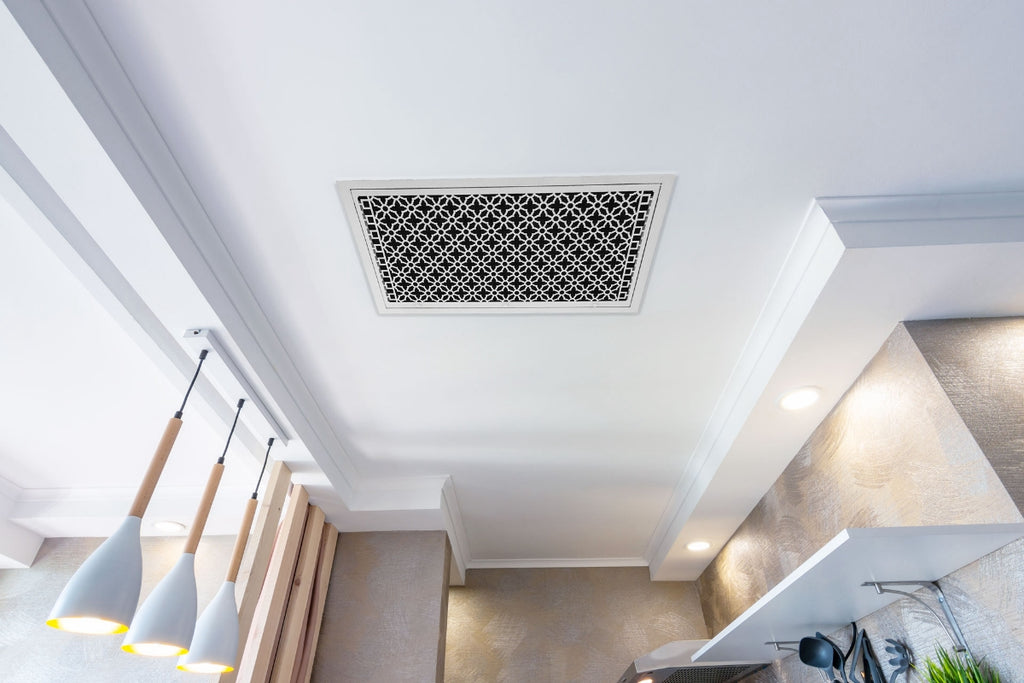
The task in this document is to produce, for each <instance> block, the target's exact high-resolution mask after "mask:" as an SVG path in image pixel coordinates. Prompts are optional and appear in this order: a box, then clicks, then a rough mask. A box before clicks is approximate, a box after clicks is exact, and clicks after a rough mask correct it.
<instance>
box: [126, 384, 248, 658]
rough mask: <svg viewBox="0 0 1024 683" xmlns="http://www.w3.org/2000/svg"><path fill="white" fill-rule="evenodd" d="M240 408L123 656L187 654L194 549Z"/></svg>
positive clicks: (138, 616) (241, 401) (137, 618)
mask: <svg viewBox="0 0 1024 683" xmlns="http://www.w3.org/2000/svg"><path fill="white" fill-rule="evenodd" d="M244 404H245V399H239V400H238V410H237V411H236V412H235V421H234V423H233V424H232V425H231V432H230V433H229V434H228V439H227V443H225V444H224V453H222V454H221V456H220V458H218V459H217V462H216V463H215V464H214V466H213V469H212V470H211V471H210V477H209V479H208V480H207V482H206V489H205V490H204V491H203V498H202V500H201V501H200V503H199V509H198V510H196V517H195V520H193V522H192V528H191V529H190V530H189V534H188V538H187V539H186V540H185V549H184V551H183V552H182V555H181V557H180V558H178V561H177V562H176V563H175V565H174V567H172V568H171V571H169V572H168V573H167V576H165V577H164V578H163V579H162V580H161V581H160V583H158V584H157V586H156V588H154V589H153V592H152V593H150V594H149V597H147V598H146V601H145V602H143V603H142V606H141V607H139V611H138V612H137V613H136V614H135V619H133V620H132V624H131V628H129V629H128V634H127V635H126V636H125V638H124V643H123V644H122V645H121V649H122V650H124V651H125V652H131V653H132V654H137V655H146V656H150V657H171V656H175V655H182V654H185V653H186V652H188V648H189V644H190V643H191V642H192V632H193V631H194V630H195V627H196V602H197V597H196V574H195V554H196V548H197V547H198V546H199V539H200V538H202V536H203V528H204V527H205V526H206V518H207V517H209V515H210V508H211V507H212V506H213V499H214V497H216V495H217V487H218V486H219V485H220V478H221V475H223V473H224V457H225V456H226V455H227V452H228V446H229V445H230V444H231V436H232V435H233V434H234V433H235V426H236V425H237V424H238V414H239V413H240V412H242V405H244Z"/></svg>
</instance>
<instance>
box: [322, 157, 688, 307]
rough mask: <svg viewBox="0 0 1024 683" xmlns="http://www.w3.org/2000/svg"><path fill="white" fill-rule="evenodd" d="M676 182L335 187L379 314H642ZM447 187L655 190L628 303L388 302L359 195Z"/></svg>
mask: <svg viewBox="0 0 1024 683" xmlns="http://www.w3.org/2000/svg"><path fill="white" fill-rule="evenodd" d="M674 185H675V176H674V175H671V174H646V175H628V176H576V177H545V178H488V179H481V178H474V179H430V180H343V181H339V182H338V183H337V185H336V187H337V191H338V195H339V197H340V199H341V203H342V206H343V208H344V211H345V217H346V219H347V221H348V224H349V228H350V229H351V231H352V237H353V240H354V241H355V244H356V247H357V251H358V252H359V255H360V259H361V261H362V264H363V270H364V272H365V274H366V278H367V282H368V284H369V288H370V291H371V293H372V295H373V298H374V302H375V304H376V306H377V310H378V312H380V313H381V314H385V315H396V314H397V315H409V314H414V315H415V314H418V315H423V314H467V313H476V314H488V315H494V314H498V315H500V314H551V313H556V314H557V313H562V314H565V313H582V314H593V313H603V314H608V313H637V312H639V310H640V305H641V302H642V301H643V296H644V292H645V291H646V288H647V281H648V278H649V275H650V270H651V265H652V262H653V260H654V253H655V250H656V247H657V244H658V239H659V237H660V235H661V229H662V226H663V224H664V221H665V216H666V213H667V211H668V205H669V201H670V199H671V196H672V190H673V187H674ZM439 190H441V191H445V192H451V193H465V194H469V193H475V192H479V191H481V190H482V191H484V192H486V193H490V194H497V193H527V192H530V191H550V192H558V191H563V192H579V191H588V190H589V191H594V190H607V191H614V190H626V191H638V190H650V191H653V192H654V200H653V206H654V208H653V210H652V211H651V212H650V215H649V218H648V220H647V226H646V229H645V231H644V236H643V240H642V245H641V249H640V255H639V257H638V261H637V264H636V265H635V267H634V269H633V278H632V283H631V285H630V289H629V295H628V298H627V300H626V301H616V302H606V301H597V302H594V301H588V302H479V303H478V302H461V303H448V302H429V303H424V302H410V303H401V302H400V303H396V302H392V301H388V300H387V298H386V297H385V294H384V283H383V281H382V279H381V275H380V272H379V270H378V268H377V263H376V259H375V257H374V253H373V250H372V247H371V245H370V244H369V237H368V234H367V226H366V224H365V221H364V216H363V213H362V211H361V210H360V209H359V206H358V203H357V202H358V198H359V197H361V196H366V195H397V194H406V195H410V194H412V195H414V194H423V193H428V192H437V191H439Z"/></svg>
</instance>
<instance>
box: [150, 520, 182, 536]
mask: <svg viewBox="0 0 1024 683" xmlns="http://www.w3.org/2000/svg"><path fill="white" fill-rule="evenodd" d="M153 528H154V529H156V530H157V531H163V532H164V533H168V534H180V533H181V532H182V531H184V530H185V525H184V524H182V523H181V522H172V521H171V520H163V521H160V522H153Z"/></svg>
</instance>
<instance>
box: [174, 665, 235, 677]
mask: <svg viewBox="0 0 1024 683" xmlns="http://www.w3.org/2000/svg"><path fill="white" fill-rule="evenodd" d="M178 668H179V669H181V670H182V671H188V672H189V673H194V674H226V673H227V672H229V671H234V670H235V667H233V666H225V665H223V664H213V663H212V662H195V663H194V664H179V665H178Z"/></svg>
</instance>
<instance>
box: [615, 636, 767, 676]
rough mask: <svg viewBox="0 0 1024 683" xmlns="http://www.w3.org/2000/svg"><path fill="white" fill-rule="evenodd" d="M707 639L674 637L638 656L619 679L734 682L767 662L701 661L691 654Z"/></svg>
mask: <svg viewBox="0 0 1024 683" xmlns="http://www.w3.org/2000/svg"><path fill="white" fill-rule="evenodd" d="M707 642H708V641H706V640H676V641H673V642H671V643H668V644H666V645H662V646H661V647H659V648H658V649H657V650H654V651H653V652H650V653H648V654H646V655H643V656H642V657H638V658H637V659H635V660H634V661H633V663H632V664H630V666H629V668H628V669H626V672H625V673H624V674H622V676H621V677H620V678H619V681H618V683H640V682H641V681H645V680H647V679H650V682H651V683H734V682H735V681H740V680H742V679H744V678H746V677H747V676H749V675H751V674H753V673H755V672H757V671H761V670H762V669H764V668H766V667H767V666H768V665H769V662H701V663H699V664H697V663H694V662H693V661H692V660H691V659H690V658H691V657H692V656H693V654H694V653H695V652H697V650H699V649H700V648H702V647H703V646H704V645H706V644H707Z"/></svg>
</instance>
